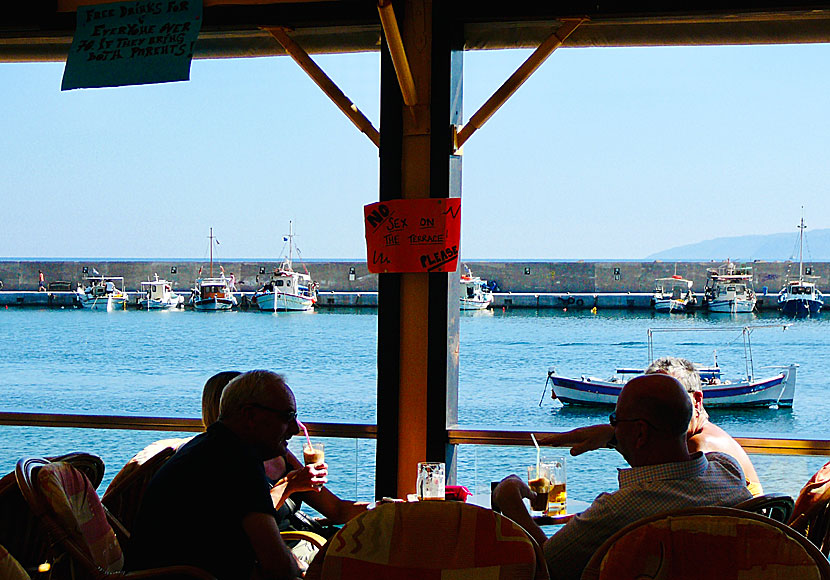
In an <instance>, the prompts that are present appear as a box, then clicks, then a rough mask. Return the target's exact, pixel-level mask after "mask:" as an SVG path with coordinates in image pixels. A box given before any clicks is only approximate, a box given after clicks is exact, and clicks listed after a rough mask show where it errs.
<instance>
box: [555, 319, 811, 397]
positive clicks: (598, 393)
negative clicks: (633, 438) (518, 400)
mask: <svg viewBox="0 0 830 580" xmlns="http://www.w3.org/2000/svg"><path fill="white" fill-rule="evenodd" d="M774 326H776V327H780V326H781V325H774ZM757 328H764V327H763V326H746V327H743V329H742V332H743V335H744V348H745V351H744V355H745V359H746V366H747V368H746V376H745V377H744V378H741V379H737V380H726V379H723V378H722V377H721V369H720V367H719V366H718V363H717V357H716V358H715V362H714V364H713V365H712V366H711V367H704V366H701V365H697V364H696V365H695V367H696V368H697V369H698V373H700V379H701V385H702V387H703V401H704V404H705V405H706V406H707V407H777V408H788V407H792V406H793V399H794V397H795V382H796V375H797V372H796V371H797V369H798V365H797V364H790V365H786V366H776V367H766V368H772V369H777V372H776V373H775V374H773V375H771V376H767V377H764V378H758V377H756V376H755V372H754V365H753V361H752V351H751V342H750V340H749V335H750V333H751V332H752V331H753V330H755V329H757ZM659 330H662V331H670V332H673V331H677V329H649V354H650V356H649V359H650V360H653V358H652V355H653V350H652V348H651V336H652V332H655V331H659ZM701 330H702V329H697V331H701ZM707 330H710V329H707ZM711 330H712V331H722V330H733V331H734V330H735V329H734V328H733V329H725V328H724V329H719V328H718V329H711ZM644 370H645V368H618V369H616V372H615V374H614V375H613V376H612V377H610V378H607V379H601V378H597V377H592V376H587V375H582V376H580V377H579V378H572V377H565V376H562V375H560V374H558V373H557V372H556V369H555V368H553V367H551V368H550V369H549V370H548V377H547V380H546V381H545V388H546V389H547V384H548V382H549V383H551V396H552V397H553V399H554V400H557V399H558V400H559V401H560V402H561V403H563V404H565V405H577V406H589V407H602V406H613V405H616V403H617V397H619V395H620V391H622V389H623V387H624V386H625V384H626V383H627V382H628V381H629V380H630V379H632V378H634V377H635V376H638V375H641V374H643V372H644ZM543 398H544V395H543Z"/></svg>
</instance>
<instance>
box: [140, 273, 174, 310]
mask: <svg viewBox="0 0 830 580" xmlns="http://www.w3.org/2000/svg"><path fill="white" fill-rule="evenodd" d="M183 304H184V296H180V295H178V294H176V293H175V292H173V288H172V286H171V284H170V282H169V281H167V280H165V279H163V278H159V275H158V274H155V279H154V280H148V281H147V282H142V283H141V298H140V299H139V301H138V307H139V308H140V309H142V310H167V309H169V308H178V307H179V306H182V305H183Z"/></svg>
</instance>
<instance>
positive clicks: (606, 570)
mask: <svg viewBox="0 0 830 580" xmlns="http://www.w3.org/2000/svg"><path fill="white" fill-rule="evenodd" d="M785 577H786V578H787V579H788V580H827V579H830V562H828V561H827V559H826V558H825V557H824V556H823V555H822V554H821V552H819V551H818V549H817V548H816V547H815V546H814V545H813V544H812V543H810V541H809V540H807V539H806V538H805V537H804V536H802V535H801V534H799V533H798V532H796V531H795V530H793V529H792V528H790V527H789V526H787V525H786V524H782V523H781V522H777V521H775V520H772V519H770V518H768V517H766V516H762V515H759V514H755V513H752V512H745V511H743V510H738V509H735V508H726V507H701V508H692V509H688V510H681V511H676V512H670V513H665V514H659V515H656V516H652V517H648V518H644V519H642V520H640V521H638V522H634V523H633V524H631V525H629V526H626V527H625V528H623V529H622V530H620V531H619V532H617V533H616V534H614V535H613V536H611V538H609V539H608V540H607V541H606V542H605V543H604V544H603V545H602V546H600V548H599V549H598V550H597V552H596V553H595V554H594V556H593V557H592V558H591V560H590V561H589V562H588V565H587V566H586V567H585V571H584V572H583V574H582V580H610V579H611V578H613V579H615V580H634V579H635V578H654V579H662V578H667V579H668V578H671V579H672V580H674V579H677V580H685V579H689V580H691V579H693V578H720V579H724V580H731V579H738V578H753V580H773V579H775V580H777V579H779V578H785Z"/></svg>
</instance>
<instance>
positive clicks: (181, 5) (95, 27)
mask: <svg viewBox="0 0 830 580" xmlns="http://www.w3.org/2000/svg"><path fill="white" fill-rule="evenodd" d="M201 27H202V0H139V1H137V2H135V1H133V2H115V3H113V4H97V5H94V6H80V7H79V8H78V22H77V25H76V29H75V38H74V39H73V41H72V48H70V49H69V56H68V57H67V59H66V67H65V68H64V71H63V82H62V83H61V90H62V91H66V90H70V89H82V88H93V87H118V86H122V85H146V84H150V83H167V82H172V81H186V80H189V79H190V61H191V59H192V58H193V47H194V45H195V44H196V39H197V38H198V36H199V30H200V29H201Z"/></svg>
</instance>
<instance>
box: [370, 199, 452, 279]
mask: <svg viewBox="0 0 830 580" xmlns="http://www.w3.org/2000/svg"><path fill="white" fill-rule="evenodd" d="M363 223H364V225H365V227H366V252H367V258H366V261H367V264H368V266H369V271H370V272H372V273H373V274H386V273H391V272H396V273H404V272H407V273H410V272H415V273H417V272H455V271H456V269H457V268H458V250H459V247H460V240H461V200H460V199H457V198H454V199H445V198H441V199H396V200H391V201H381V202H378V203H372V204H369V205H367V206H364V207H363Z"/></svg>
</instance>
